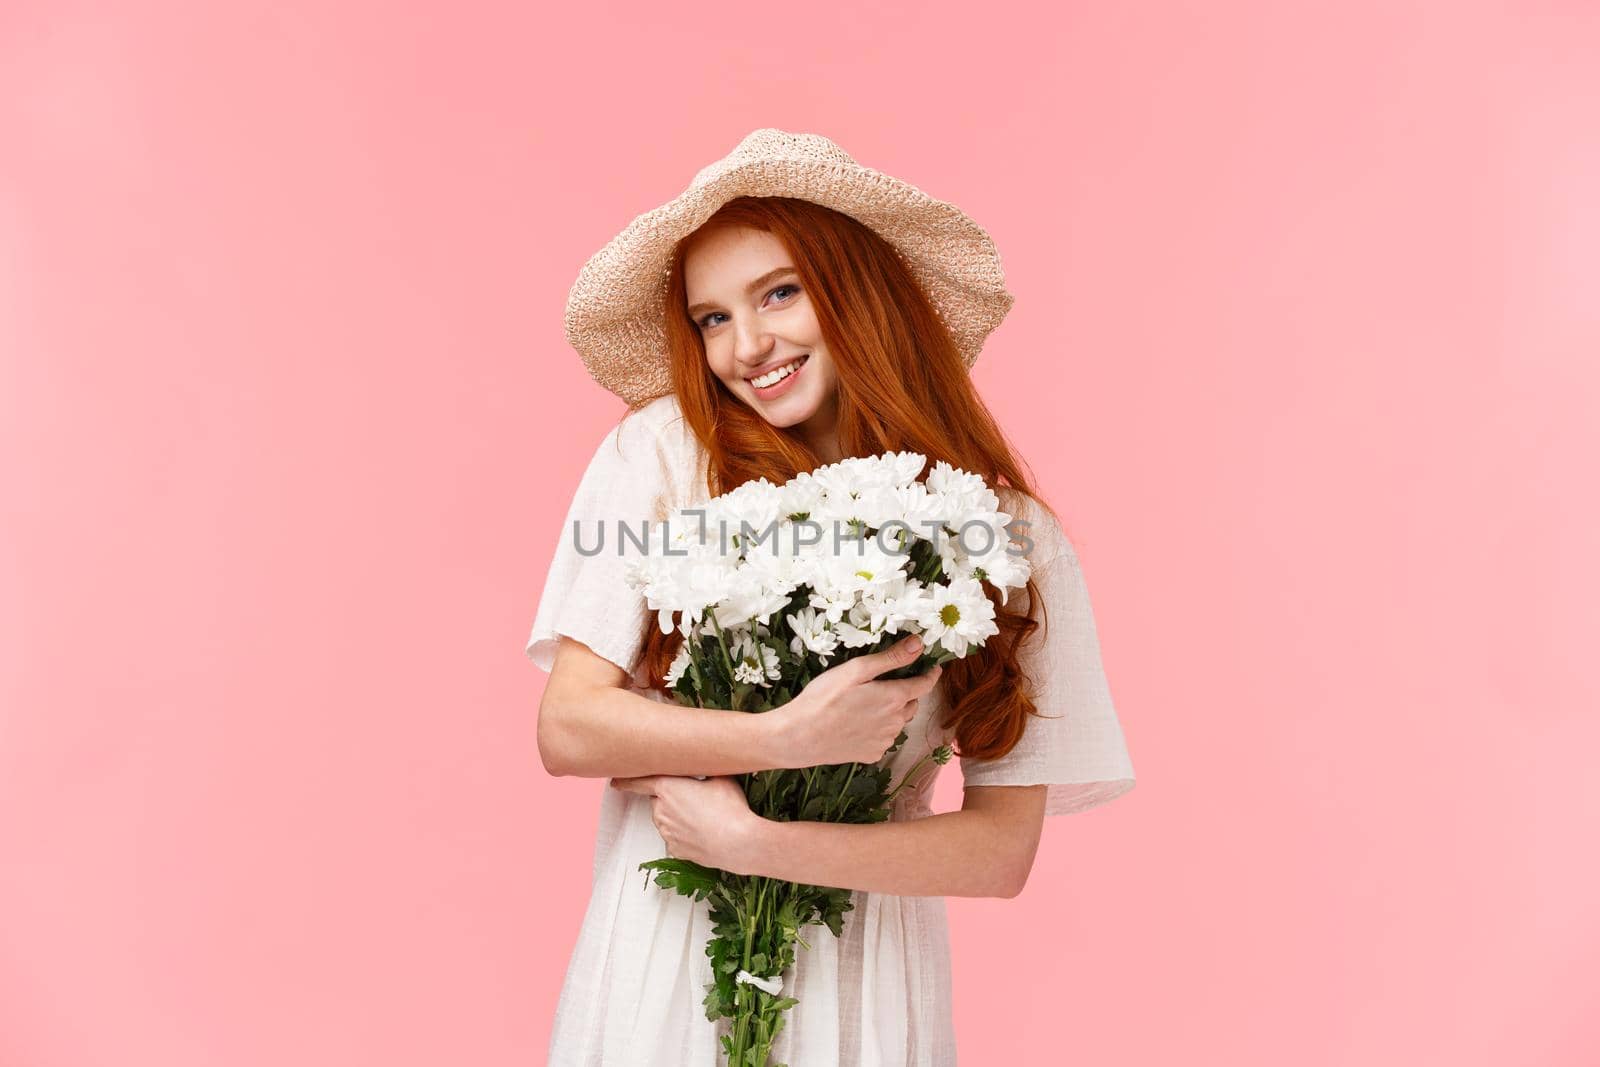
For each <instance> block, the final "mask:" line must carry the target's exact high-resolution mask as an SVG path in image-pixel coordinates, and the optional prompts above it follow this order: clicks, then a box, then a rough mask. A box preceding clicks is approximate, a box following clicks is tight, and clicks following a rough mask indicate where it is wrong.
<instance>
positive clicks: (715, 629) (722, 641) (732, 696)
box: [710, 608, 744, 711]
mask: <svg viewBox="0 0 1600 1067" xmlns="http://www.w3.org/2000/svg"><path fill="white" fill-rule="evenodd" d="M710 619H711V632H712V633H714V634H716V635H717V647H718V648H720V649H722V662H723V665H724V666H726V667H727V668H728V699H729V700H731V701H732V702H733V710H734V711H743V710H744V709H743V708H741V707H740V706H739V696H738V694H737V693H735V692H734V687H735V686H736V685H738V684H739V683H738V682H736V681H735V680H734V677H733V654H732V653H731V652H729V651H728V641H727V639H726V638H724V637H723V636H722V627H720V626H718V625H717V612H716V609H715V608H712V609H710Z"/></svg>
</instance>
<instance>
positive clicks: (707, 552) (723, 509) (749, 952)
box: [628, 452, 1029, 1067]
mask: <svg viewBox="0 0 1600 1067" xmlns="http://www.w3.org/2000/svg"><path fill="white" fill-rule="evenodd" d="M926 464H927V460H926V458H925V457H923V456H921V455H917V454H915V453H909V452H900V453H896V452H887V453H884V454H883V455H881V456H873V457H866V458H852V459H846V460H843V461H841V462H839V463H835V464H832V465H830V466H826V467H822V468H819V469H818V470H816V471H813V472H811V473H808V474H801V475H798V476H797V477H795V478H792V479H790V480H789V481H788V482H786V483H784V484H783V485H781V486H779V485H773V484H772V483H771V482H769V481H767V480H766V479H764V478H763V479H759V480H756V481H752V482H747V483H745V484H744V485H741V486H740V487H738V488H737V489H734V490H733V491H731V492H728V493H725V494H723V495H722V496H719V497H716V498H715V499H713V500H710V501H708V502H707V503H706V504H705V506H704V507H701V508H685V509H681V510H679V511H678V512H676V513H675V514H674V515H672V516H671V517H669V518H668V520H667V521H666V522H665V523H662V524H661V525H659V526H657V527H655V528H654V529H650V530H647V532H646V539H645V540H643V541H640V540H639V539H635V541H636V543H638V544H639V546H640V547H641V548H643V549H644V553H643V554H642V555H641V556H639V557H637V558H636V559H635V560H633V561H631V562H630V563H629V565H628V582H629V584H630V586H632V587H633V588H636V589H638V590H640V592H641V593H643V595H644V597H645V600H646V603H647V604H648V606H649V607H650V609H651V610H653V611H656V612H658V613H659V621H660V626H661V632H662V633H670V632H671V631H672V630H673V628H674V627H676V628H677V629H678V630H679V632H680V633H682V635H683V638H684V641H683V647H682V649H681V650H680V651H679V653H678V655H677V657H676V659H675V660H674V661H673V663H672V666H671V668H670V670H669V671H668V673H667V678H666V681H667V685H668V686H669V688H670V691H671V694H672V695H673V697H674V698H675V699H676V700H678V701H680V702H681V703H685V704H693V705H697V706H699V707H710V708H726V709H729V710H733V711H744V712H757V713H759V712H765V711H770V710H771V709H773V708H776V707H780V706H781V705H783V704H784V703H786V702H787V701H789V700H790V699H792V698H793V697H794V696H795V695H797V694H798V693H799V692H800V691H801V690H802V689H803V688H804V687H805V686H806V684H807V683H808V682H810V681H811V679H812V678H814V677H816V676H817V675H818V674H820V673H822V672H823V671H824V670H827V669H828V668H830V667H832V666H834V665H836V664H838V663H841V662H843V661H845V660H847V659H851V658H854V657H856V656H860V655H867V654H870V653H873V652H877V651H880V650H882V649H884V648H886V647H888V646H889V645H891V644H893V643H894V642H896V641H898V640H900V639H901V638H902V637H904V636H906V635H908V634H919V635H921V637H922V642H923V649H924V650H923V653H922V655H921V656H919V657H918V659H917V661H916V662H914V663H912V664H910V665H908V666H906V667H904V668H901V669H899V670H896V671H891V672H889V673H887V674H884V675H881V676H880V677H883V678H898V677H910V676H913V675H916V674H920V673H922V672H924V671H926V670H928V669H930V668H931V667H932V666H933V665H934V664H936V663H940V664H942V663H947V662H949V661H950V660H953V659H958V658H960V657H962V656H965V655H966V654H967V653H968V652H969V651H971V650H972V649H974V648H978V647H981V646H982V645H983V643H984V642H985V641H986V640H987V639H988V638H989V637H991V636H992V635H994V634H996V633H998V632H999V628H998V627H997V626H996V624H995V621H994V616H995V612H994V605H993V604H992V603H991V602H990V600H989V598H988V595H987V593H986V592H985V591H984V589H983V583H988V584H989V585H990V586H992V587H994V588H995V589H996V590H997V591H998V594H999V596H1000V601H1001V603H1002V604H1003V603H1005V599H1006V592H1007V590H1009V589H1015V588H1021V587H1022V586H1024V585H1026V584H1027V581H1028V576H1029V564H1028V560H1027V558H1026V555H1025V554H1023V553H1021V552H1020V551H1018V550H1016V549H1015V548H1013V546H1012V544H1011V539H1010V536H1009V534H1008V531H1007V527H1008V526H1009V525H1011V524H1012V519H1011V516H1009V515H1007V514H1006V513H1004V512H1002V511H1000V510H999V500H998V499H997V498H996V496H995V494H994V493H993V492H992V491H991V490H990V489H989V487H988V486H986V485H985V484H984V482H983V479H981V478H979V477H977V476H976V475H973V474H969V473H967V472H965V471H961V470H957V469H954V468H952V467H951V466H950V465H949V464H946V463H943V462H939V463H936V464H935V465H934V467H933V469H932V470H931V471H929V472H928V475H927V478H926V480H925V481H919V480H918V477H919V475H920V474H921V473H922V470H923V468H924V467H925V466H926ZM905 741H906V733H905V731H903V730H902V731H901V732H900V736H899V737H898V738H897V739H896V740H895V742H894V744H893V745H892V746H891V747H890V748H889V750H888V751H887V752H885V753H884V755H883V757H882V758H881V759H880V760H879V761H878V762H877V763H873V764H862V763H851V764H838V765H830V766H824V767H809V768H800V769H783V768H779V769H773V770H764V771H756V772H752V773H750V774H745V775H740V776H739V778H740V780H741V782H742V784H743V786H744V789H745V796H746V798H747V799H748V800H749V803H750V807H751V809H752V810H753V811H754V812H755V813H756V814H758V815H761V816H763V817H765V818H768V819H777V820H815V821H824V822H838V823H868V822H883V821H885V820H887V819H888V818H889V814H890V810H891V809H890V805H891V802H892V801H893V799H894V797H895V795H896V794H897V793H898V792H899V791H900V789H901V788H902V787H903V786H904V785H905V783H906V782H907V781H908V780H909V779H910V778H911V777H912V775H913V774H914V773H915V772H916V771H918V770H920V769H921V768H922V766H923V765H924V764H925V763H926V762H927V760H929V759H932V760H934V761H935V762H937V763H941V764H942V763H945V762H947V761H948V760H949V759H950V757H951V750H950V748H949V746H941V747H940V748H938V749H935V750H934V751H933V752H930V753H928V754H927V755H926V756H924V757H923V759H922V760H920V761H919V762H918V763H917V764H916V766H915V767H913V768H912V769H911V770H910V771H908V772H907V773H906V774H905V775H903V776H902V777H901V780H900V782H899V784H898V785H891V784H890V782H889V779H890V777H891V773H890V769H889V766H888V764H889V763H890V761H891V758H892V757H893V756H894V754H895V753H896V752H897V751H898V750H899V749H900V747H901V746H902V745H903V744H904V743H905ZM640 866H641V868H643V869H645V870H654V871H655V872H656V879H655V880H656V884H657V885H658V886H661V887H664V888H669V889H676V890H677V891H678V892H680V893H683V894H685V895H687V896H692V897H694V898H695V899H698V900H705V899H709V900H710V907H711V912H710V917H711V921H712V925H713V929H714V931H715V933H714V936H713V938H712V940H711V942H710V943H709V944H708V945H707V946H706V954H707V955H708V956H710V957H711V963H712V972H713V975H714V981H713V982H711V983H710V985H709V986H708V987H707V995H706V998H705V1007H706V1017H707V1018H708V1019H710V1020H712V1021H713V1022H714V1021H716V1020H717V1019H719V1018H730V1019H732V1020H733V1022H732V1024H731V1033H730V1034H729V1035H724V1036H723V1039H722V1045H723V1049H724V1050H725V1051H726V1052H727V1053H728V1056H729V1062H730V1063H731V1064H733V1065H736V1067H765V1065H766V1061H767V1055H768V1052H769V1050H770V1048H771V1045H772V1041H773V1039H774V1038H775V1037H776V1036H777V1034H778V1032H779V1030H781V1029H782V1027H783V1021H784V1020H783V1012H785V1011H786V1010H788V1009H789V1008H791V1007H793V1006H794V1005H795V1004H796V1003H797V1001H796V1000H795V998H793V997H783V996H780V995H779V994H780V993H781V992H782V983H783V977H784V974H785V972H786V970H787V969H788V967H789V966H790V965H791V964H792V963H793V962H794V945H795V944H796V943H797V942H798V943H799V944H800V945H801V946H803V947H806V948H809V947H810V946H809V945H807V944H806V942H805V941H804V940H803V939H802V938H801V936H800V931H801V929H802V928H803V927H805V926H807V925H809V924H811V923H818V922H820V923H823V924H825V925H826V926H827V927H828V929H829V930H831V931H832V932H833V934H834V935H835V936H837V935H838V934H839V933H840V931H841V930H842V928H843V927H842V923H843V917H844V913H845V912H846V911H848V910H850V908H851V907H852V904H851V899H850V898H851V894H850V891H849V890H844V889H837V888H831V887H827V886H810V885H800V884H797V883H793V882H786V881H782V880H779V879H770V878H759V877H749V876H744V875H737V874H733V873H730V872H727V871H718V870H714V869H711V868H708V867H704V866H702V865H700V864H696V863H692V862H689V861H687V860H682V859H673V858H670V857H669V858H663V859H658V860H652V861H650V862H648V863H644V864H641V865H640ZM780 1067H781V1065H780Z"/></svg>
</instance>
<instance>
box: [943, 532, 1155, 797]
mask: <svg viewBox="0 0 1600 1067" xmlns="http://www.w3.org/2000/svg"><path fill="white" fill-rule="evenodd" d="M1028 536H1029V537H1030V538H1031V539H1033V540H1034V542H1035V549H1034V551H1033V552H1032V553H1031V554H1030V561H1031V562H1032V563H1033V580H1034V582H1035V584H1036V585H1037V586H1038V588H1039V593H1040V597H1041V599H1043V601H1044V604H1045V609H1046V613H1045V616H1044V618H1043V619H1042V621H1041V628H1040V629H1039V630H1036V631H1035V632H1034V633H1033V634H1032V635H1031V636H1030V637H1029V638H1028V639H1027V641H1026V642H1025V643H1024V644H1023V646H1022V650H1021V653H1020V654H1021V657H1022V659H1021V666H1022V667H1023V669H1024V671H1025V672H1026V673H1027V675H1028V677H1029V678H1030V679H1031V680H1032V682H1033V701H1034V706H1035V708H1036V710H1037V711H1038V713H1039V715H1038V716H1034V715H1030V716H1028V720H1027V723H1026V725H1025V726H1024V728H1023V733H1022V737H1021V739H1020V740H1019V741H1018V742H1017V745H1016V747H1015V748H1013V749H1012V750H1011V751H1010V752H1008V753H1006V754H1005V755H1004V756H1001V757H1000V758H998V759H994V760H980V759H975V758H967V757H962V759H961V761H960V762H961V774H962V778H963V780H964V782H965V784H966V785H969V786H972V785H1048V786H1049V789H1048V790H1047V791H1046V794H1045V814H1046V815H1068V814H1072V813H1074V812H1080V811H1087V810H1088V809H1089V808H1093V807H1096V806H1098V805H1100V804H1104V803H1105V802H1107V801H1109V800H1113V799H1115V798H1117V797H1119V796H1121V795H1122V794H1124V793H1126V792H1127V791H1128V790H1130V789H1132V788H1133V784H1134V777H1133V763H1132V761H1131V760H1130V759H1129V757H1128V749H1127V745H1126V743H1125V741H1124V739H1123V736H1122V725H1121V723H1120V722H1119V721H1118V719H1117V713H1116V709H1115V708H1114V707H1113V705H1112V702H1111V690H1110V686H1109V685H1108V683H1107V681H1106V676H1105V671H1104V669H1103V667H1102V664H1101V661H1100V640H1099V636H1098V634H1097V632H1096V629H1095V622H1094V613H1093V610H1092V608H1091V607H1090V603H1089V590H1088V587H1087V586H1086V585H1085V584H1084V579H1083V571H1082V569H1081V568H1080V567H1079V565H1078V557H1077V553H1076V552H1075V551H1074V550H1073V548H1072V544H1071V542H1070V541H1068V540H1067V538H1066V537H1065V535H1064V534H1063V533H1062V531H1061V529H1060V527H1059V525H1057V523H1056V522H1055V519H1054V518H1053V517H1051V516H1050V515H1048V513H1044V514H1042V516H1041V517H1040V518H1038V519H1033V520H1032V521H1031V526H1030V528H1029V530H1028ZM1037 617H1038V616H1036V618H1037ZM1040 716H1048V717H1040Z"/></svg>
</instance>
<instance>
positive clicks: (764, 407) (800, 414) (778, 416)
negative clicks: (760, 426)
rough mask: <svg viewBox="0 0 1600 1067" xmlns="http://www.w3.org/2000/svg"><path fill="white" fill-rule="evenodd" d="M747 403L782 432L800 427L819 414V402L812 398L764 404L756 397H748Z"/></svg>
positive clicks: (790, 399) (796, 397)
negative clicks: (793, 427) (792, 427)
mask: <svg viewBox="0 0 1600 1067" xmlns="http://www.w3.org/2000/svg"><path fill="white" fill-rule="evenodd" d="M745 403H746V405H748V406H749V407H750V408H752V409H754V411H755V412H756V414H758V415H760V416H761V417H762V418H764V419H766V420H767V422H768V423H769V424H770V425H773V426H776V427H778V429H780V430H786V429H788V428H789V427H791V426H798V425H800V424H801V423H802V422H805V421H806V420H807V419H809V418H810V417H811V416H812V415H815V414H816V413H817V402H816V400H815V399H814V398H811V397H798V396H786V397H784V398H783V402H782V403H779V404H762V403H761V401H759V400H757V399H756V398H755V397H748V398H746V400H745Z"/></svg>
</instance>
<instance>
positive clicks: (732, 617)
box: [714, 566, 789, 630]
mask: <svg viewBox="0 0 1600 1067" xmlns="http://www.w3.org/2000/svg"><path fill="white" fill-rule="evenodd" d="M788 603H789V590H787V589H782V588H774V587H772V586H769V585H768V584H767V582H766V577H765V575H764V574H763V573H762V572H761V571H759V570H757V569H755V568H753V567H750V566H742V567H739V568H737V569H736V570H735V571H734V572H733V575H732V577H731V578H730V579H729V581H728V582H727V584H726V585H725V586H724V589H723V595H722V596H721V597H719V598H718V599H717V601H716V608H715V610H714V615H715V617H716V620H717V625H718V626H720V627H722V628H723V629H724V630H726V629H728V628H729V627H731V626H741V625H744V624H746V623H748V622H750V621H751V620H752V619H755V620H759V621H761V622H768V621H770V620H771V618H772V613H773V612H775V611H777V610H778V609H779V608H782V607H784V606H786V605H787V604H788Z"/></svg>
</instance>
